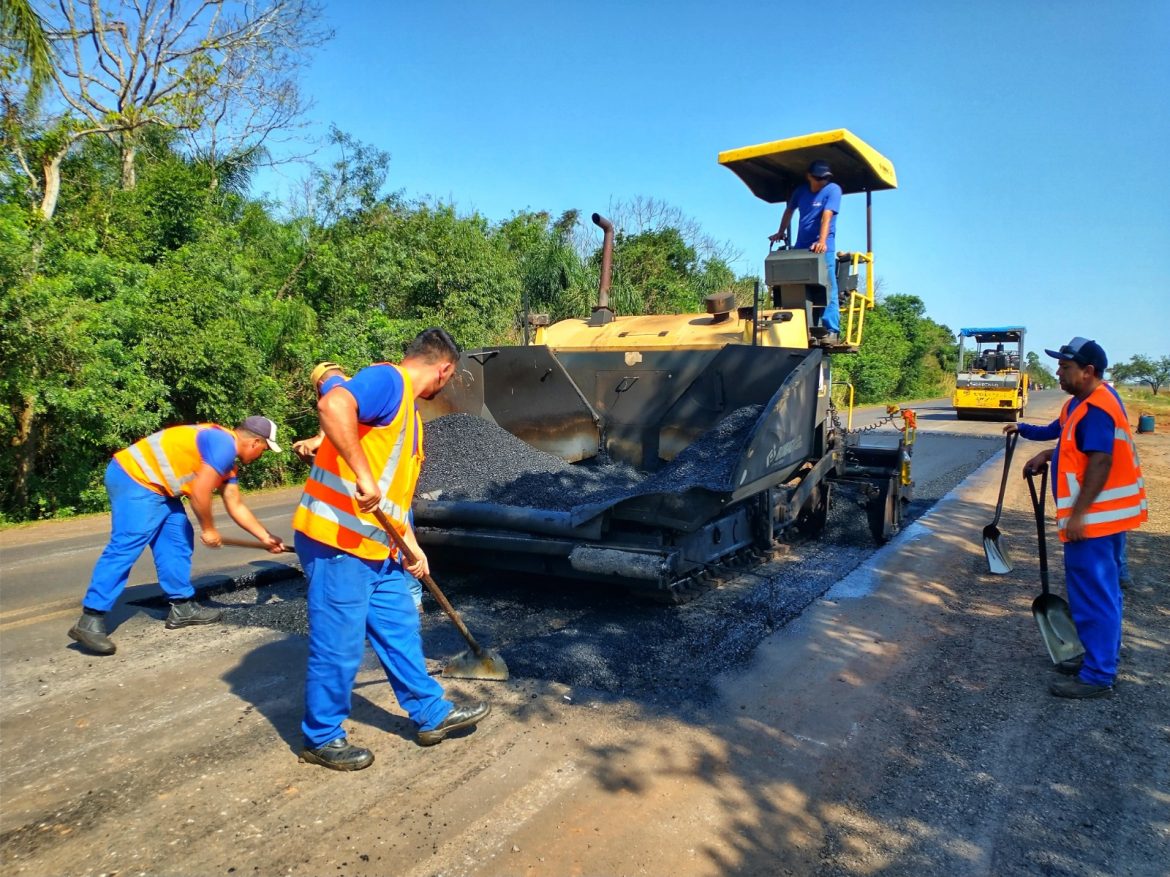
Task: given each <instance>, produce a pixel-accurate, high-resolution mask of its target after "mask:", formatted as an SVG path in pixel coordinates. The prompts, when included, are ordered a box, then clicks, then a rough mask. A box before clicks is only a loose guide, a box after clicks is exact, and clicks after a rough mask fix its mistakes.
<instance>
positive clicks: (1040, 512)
mask: <svg viewBox="0 0 1170 877" xmlns="http://www.w3.org/2000/svg"><path fill="white" fill-rule="evenodd" d="M1024 476H1025V477H1026V478H1027V479H1028V492H1029V493H1031V494H1032V511H1033V512H1035V514H1036V539H1037V541H1038V542H1039V544H1040V588H1041V592H1042V593H1043V594H1044V595H1045V596H1048V540H1047V539H1046V538H1045V535H1044V498H1045V496H1046V495H1047V493H1048V467H1047V466H1045V467H1044V468H1043V469H1042V470H1041V471H1040V493H1039V494H1037V493H1036V482H1035V480H1034V478H1035V476H1033V474H1032V473H1031V472H1025V473H1024Z"/></svg>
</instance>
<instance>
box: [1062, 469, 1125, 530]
mask: <svg viewBox="0 0 1170 877" xmlns="http://www.w3.org/2000/svg"><path fill="white" fill-rule="evenodd" d="M1086 456H1087V457H1088V458H1089V462H1088V463H1087V464H1086V465H1085V480H1084V483H1083V484H1082V485H1081V492H1080V494H1079V495H1078V496H1077V500H1076V502H1074V503H1073V508H1072V514H1071V515H1069V518H1068V526H1066V527H1065V529H1064V534H1065V536H1067V537H1068V540H1069V541H1070V542H1080V541H1081V540H1082V539H1084V538H1085V512H1087V511H1088V510H1089V507H1090V506H1092V505H1093V503H1094V502H1096V500H1097V495H1098V494H1099V493H1100V492H1101V489H1102V488H1103V487H1104V486H1105V482H1106V481H1108V480H1109V470H1110V469H1112V468H1113V454H1111V453H1108V452H1106V451H1089V452H1088V453H1087V454H1086Z"/></svg>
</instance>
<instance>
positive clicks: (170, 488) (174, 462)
mask: <svg viewBox="0 0 1170 877" xmlns="http://www.w3.org/2000/svg"><path fill="white" fill-rule="evenodd" d="M205 429H220V430H223V431H224V432H226V433H227V434H228V435H230V436H231V437H232V439H233V440H234V439H235V437H236V434H235V432H234V431H233V430H230V429H227V428H225V427H222V426H220V425H219V424H218V423H195V424H189V425H185V426H169V427H167V428H166V429H160V430H159V431H158V432H156V433H153V434H151V435H148V436H147V437H146V438H144V439H141V440H140V441H136V442H135V443H134V444H132V445H131V446H130V447H128V448H124V449H123V450H121V451H118V453H116V454H114V459H115V460H117V461H118V464H119V465H120V466H121V467H122V468H123V469H125V470H126V474H127V475H129V476H130V477H131V478H133V479H134V480H135V481H137V482H138V483H139V484H141V485H142V486H143V487H146V488H148V489H150V490H153V491H154V492H155V493H161V494H162V495H163V496H190V495H191V482H192V481H194V480H195V474H196V473H197V472H198V471H199V468H200V467H201V466H202V465H203V458H202V457H201V456H200V455H199V448H198V446H197V445H196V440H197V439H198V437H199V433H201V432H203V431H204V430H205ZM235 474H236V470H235V468H233V469H232V471H231V472H229V473H228V474H227V475H225V476H223V480H224V481H227V480H228V479H229V478H232V477H234V476H235Z"/></svg>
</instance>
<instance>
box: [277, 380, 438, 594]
mask: <svg viewBox="0 0 1170 877" xmlns="http://www.w3.org/2000/svg"><path fill="white" fill-rule="evenodd" d="M348 380H349V376H348V375H346V373H345V371H344V370H343V369H342V367H341V366H339V365H338V364H337V363H335V362H328V361H326V362H319V363H317V365H315V366H314V367H313V371H312V372H310V373H309V383H310V384H312V385H313V389H314V390H315V391H316V393H317V398H318V399H320V398H321V397H322V396H324V395H325V394H326V393H328V392H329V391H330V390H332V389H333V388H334V387H337V386H340V385H342V384H344V383H345V382H346V381H348ZM323 441H325V430H323V429H322V430H319V431H318V432H317V434H316V435H315V436H313V437H312V438H307V439H301V440H300V441H299V442H293V446H292V447H293V453H295V454H296V455H297V456H298V457H300V458H301V459H302V460H304V461H305V462H306V463H309V464H310V465H311V464H312V462H313V458H314V457H315V456H316V455H317V449H318V448H319V447H321V442H323ZM410 525H411V526H412V527H413V526H414V519H413V517H412V518H411V520H410ZM403 572H404V574H405V576H406V583H407V586H408V587H409V588H410V596H411V598H412V599H413V600H414V607H415V608H416V609H417V610H418V611H419V612H422V611H423V602H422V583H421V582H420V581H419V580H418V579H416V578H415V577H414V576H412V575H411V574H410V573H409V572H406V571H405V570H404V571H403Z"/></svg>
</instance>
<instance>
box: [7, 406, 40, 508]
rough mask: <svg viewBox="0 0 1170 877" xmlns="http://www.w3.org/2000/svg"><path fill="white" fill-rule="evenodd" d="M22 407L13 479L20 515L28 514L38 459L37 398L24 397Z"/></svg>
mask: <svg viewBox="0 0 1170 877" xmlns="http://www.w3.org/2000/svg"><path fill="white" fill-rule="evenodd" d="M21 401H22V403H23V404H22V406H21V409H20V411H19V412H18V413H17V416H16V435H14V436H13V437H12V447H14V448H16V471H15V472H14V473H13V479H12V499H13V503H14V509H13V511H15V512H16V513H17V514H18V515H27V513H28V478H29V476H30V475H31V474H32V469H33V460H34V459H35V458H36V453H37V448H36V436H35V435H34V434H33V427H34V425H35V420H36V397H35V396H22V397H21Z"/></svg>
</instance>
